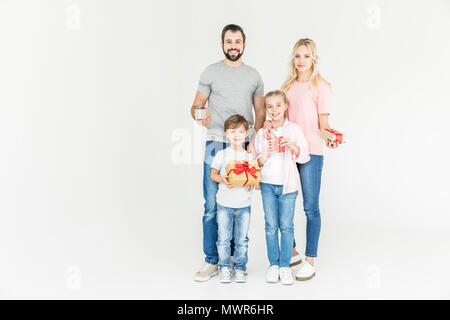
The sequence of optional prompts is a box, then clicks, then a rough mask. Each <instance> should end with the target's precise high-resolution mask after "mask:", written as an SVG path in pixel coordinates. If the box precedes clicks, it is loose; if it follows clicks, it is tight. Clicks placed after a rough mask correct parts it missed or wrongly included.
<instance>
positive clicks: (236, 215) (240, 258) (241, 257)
mask: <svg viewBox="0 0 450 320" xmlns="http://www.w3.org/2000/svg"><path fill="white" fill-rule="evenodd" d="M217 225H218V230H219V232H218V239H217V250H218V252H219V268H223V267H227V268H228V269H229V270H231V264H230V256H231V246H230V244H231V240H232V239H233V238H234V269H235V270H242V271H245V269H246V265H247V261H248V256H247V252H248V236H247V235H248V228H249V226H250V206H249V207H245V208H239V209H234V208H228V207H223V206H221V205H220V204H217Z"/></svg>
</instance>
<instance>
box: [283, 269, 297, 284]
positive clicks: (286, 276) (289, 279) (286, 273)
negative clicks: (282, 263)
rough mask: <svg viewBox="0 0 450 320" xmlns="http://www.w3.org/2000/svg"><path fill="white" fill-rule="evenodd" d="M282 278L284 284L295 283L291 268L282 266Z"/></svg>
mask: <svg viewBox="0 0 450 320" xmlns="http://www.w3.org/2000/svg"><path fill="white" fill-rule="evenodd" d="M280 280H281V283H282V284H293V283H294V276H293V275H292V271H291V269H289V268H280Z"/></svg>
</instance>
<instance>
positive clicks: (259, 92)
mask: <svg viewBox="0 0 450 320" xmlns="http://www.w3.org/2000/svg"><path fill="white" fill-rule="evenodd" d="M262 97H264V82H263V80H262V78H261V75H260V74H259V73H258V80H257V83H256V89H255V92H253V98H262Z"/></svg>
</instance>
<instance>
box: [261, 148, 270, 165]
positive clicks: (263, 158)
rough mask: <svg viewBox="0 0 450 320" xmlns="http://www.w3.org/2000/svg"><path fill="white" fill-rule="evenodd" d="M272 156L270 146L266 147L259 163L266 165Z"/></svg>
mask: <svg viewBox="0 0 450 320" xmlns="http://www.w3.org/2000/svg"><path fill="white" fill-rule="evenodd" d="M271 154H272V152H270V149H269V146H266V147H264V150H263V151H262V152H261V157H260V158H259V163H260V164H264V162H266V161H267V159H269V157H270V155H271Z"/></svg>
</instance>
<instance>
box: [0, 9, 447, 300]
mask: <svg viewBox="0 0 450 320" xmlns="http://www.w3.org/2000/svg"><path fill="white" fill-rule="evenodd" d="M228 23H236V24H239V25H241V26H242V27H243V28H244V31H245V32H246V35H247V48H246V50H245V53H244V56H243V57H244V62H245V63H247V64H249V65H251V66H253V67H255V68H257V70H258V71H259V72H260V73H261V75H262V77H263V80H264V82H265V90H266V91H269V90H273V89H277V88H279V87H280V85H281V83H282V82H283V81H284V80H285V78H286V76H287V64H288V60H289V57H290V54H291V50H292V47H293V45H294V43H295V42H296V41H297V40H298V39H299V38H303V37H309V38H312V39H314V40H315V41H316V43H317V45H318V53H319V57H320V62H319V68H320V71H321V73H322V75H323V76H324V77H325V78H326V79H327V80H328V81H329V82H331V84H332V89H333V100H332V115H331V118H330V122H331V125H332V126H333V127H335V128H337V129H339V130H341V131H343V132H344V133H345V134H346V137H347V141H348V143H347V144H346V145H344V146H343V147H342V148H339V149H337V150H327V151H326V153H325V162H324V169H323V179H322V190H321V214H322V234H321V239H320V247H319V259H318V269H317V276H316V277H315V278H314V279H313V280H311V281H309V282H306V283H303V282H302V283H300V282H297V283H296V284H295V285H294V286H290V287H284V286H282V285H281V284H277V285H269V284H267V283H265V282H264V274H265V269H266V267H267V257H266V247H265V239H264V221H263V220H264V219H263V211H262V204H261V197H260V194H259V193H258V192H255V195H254V198H253V206H252V223H251V226H250V234H249V238H250V247H249V264H248V269H249V281H248V282H247V283H246V284H243V285H242V284H236V283H232V284H230V285H223V284H219V283H218V280H217V278H214V279H212V280H211V281H209V282H207V283H196V282H194V281H193V280H192V275H193V274H194V273H195V271H197V269H198V268H199V267H200V266H201V264H202V260H203V252H202V223H201V217H202V214H203V196H202V194H203V193H202V145H203V141H202V134H203V133H204V132H203V131H202V130H201V129H200V128H198V127H196V125H195V124H194V123H193V121H192V119H191V118H190V115H189V109H190V106H191V104H192V102H193V98H194V95H195V91H196V89H197V82H198V78H199V75H200V73H201V72H202V70H203V69H204V68H205V67H206V66H207V65H209V64H211V63H214V62H216V61H219V60H220V59H222V57H223V54H222V51H221V48H220V33H221V30H222V28H223V26H225V25H226V24H228ZM449 30H450V2H449V1H444V0H441V1H439V0H434V1H406V0H405V1H380V0H373V1H356V0H355V1H314V2H313V1H298V0H296V1H286V0H280V1H261V0H252V1H248V0H247V1H238V0H228V1H216V0H214V1H212V0H205V1H181V0H179V1H173V0H172V1H137V0H135V1H125V0H121V1H119V0H116V1H111V0H109V1H106V0H95V1H92V0H89V1H87V0H84V1H82V0H78V1H76V0H72V1H69V0H66V1H61V0H60V1H56V0H53V1H50V0H48V1H42V0H41V1H31V0H30V1H18V0H16V1H12V0H11V1H5V0H3V1H1V0H0V42H1V44H0V152H1V153H0V155H1V156H0V297H1V298H3V299H17V298H26V299H29V298H43V299H49V298H61V299H79V298H88V299H91V298H106V299H109V298H125V299H128V298H138V299H148V298H151V299H160V298H165V299H188V298H194V299H195V298H198V299H203V298H209V299H231V298H234V299H241V298H254V299H260V298H264V299H311V298H319V299H329V298H342V299H348V298H362V299H368V298H375V299H379V298H387V299H391V298H441V299H442V298H446V299H448V298H450V275H449V274H448V270H449V268H450V253H449V246H450V236H449V231H450V217H449V214H450V210H449V209H450V205H449V202H448V198H449V188H448V184H447V182H448V178H449V170H448V151H447V148H448V146H447V145H448V143H447V139H446V133H447V130H448V129H447V127H448V126H447V122H448V116H449V113H450V112H449V109H448V108H449V98H450V97H449V95H450V94H449V83H450V72H449V71H450V62H449V57H450V44H449V40H448V39H449ZM296 211H297V214H296V239H297V242H298V247H299V249H300V251H301V252H303V250H304V239H305V234H304V229H305V219H304V213H303V211H302V201H301V197H300V198H299V199H298V202H297V210H296Z"/></svg>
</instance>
